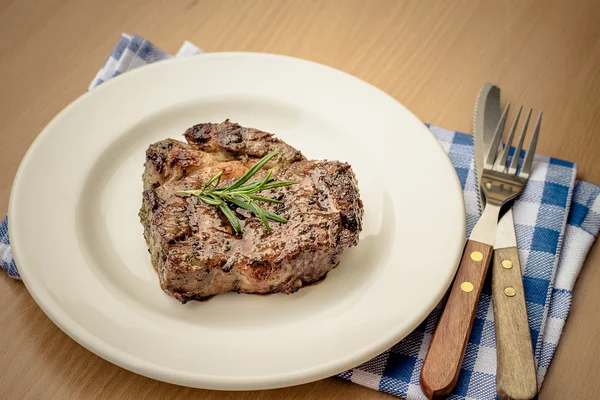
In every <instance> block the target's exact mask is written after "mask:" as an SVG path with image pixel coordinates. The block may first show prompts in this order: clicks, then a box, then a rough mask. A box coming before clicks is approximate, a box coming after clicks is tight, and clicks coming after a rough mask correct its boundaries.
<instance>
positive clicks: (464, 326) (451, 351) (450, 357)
mask: <svg viewBox="0 0 600 400" xmlns="http://www.w3.org/2000/svg"><path fill="white" fill-rule="evenodd" d="M492 253H493V247H492V246H490V245H487V244H484V243H479V242H476V241H473V240H468V241H467V244H466V245H465V249H464V251H463V255H462V259H461V261H460V265H459V267H458V272H457V273H456V277H455V278H454V283H453V284H452V289H451V291H450V295H449V296H448V302H447V303H446V307H445V308H444V312H443V313H442V317H441V318H440V321H439V323H438V326H437V328H436V330H435V333H434V335H433V338H432V339H431V344H430V346H429V350H428V352H427V355H426V356H425V361H424V363H423V368H422V369H421V377H420V381H421V388H422V389H423V392H424V393H425V395H426V396H427V397H428V398H430V399H433V398H437V397H442V396H446V395H448V394H450V392H451V391H452V389H453V388H454V386H455V385H456V381H457V380H458V374H459V372H460V366H461V364H462V360H463V357H464V355H465V349H466V347H467V341H468V340H469V334H470V333H471V327H472V326H473V319H474V318H475V312H476V310H477V304H478V303H479V296H480V295H481V289H482V287H483V282H484V281H485V276H486V273H487V269H488V266H489V263H490V259H491V256H492Z"/></svg>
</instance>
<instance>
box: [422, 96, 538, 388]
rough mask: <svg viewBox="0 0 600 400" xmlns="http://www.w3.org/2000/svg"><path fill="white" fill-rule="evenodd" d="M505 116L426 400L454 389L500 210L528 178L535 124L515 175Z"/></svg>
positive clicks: (430, 368)
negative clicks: (523, 160)
mask: <svg viewBox="0 0 600 400" xmlns="http://www.w3.org/2000/svg"><path fill="white" fill-rule="evenodd" d="M507 115H508V107H506V108H505V110H504V112H503V113H502V117H501V118H500V121H499V123H498V126H497V127H496V132H495V133H494V137H493V139H492V143H491V145H490V148H489V149H488V152H487V155H486V158H485V163H484V169H483V174H482V177H481V188H482V191H483V194H484V195H485V197H486V206H485V208H484V210H483V214H482V215H481V218H480V219H479V221H478V222H477V224H476V225H475V227H474V228H473V231H472V232H471V236H470V237H469V239H468V240H467V242H466V244H465V248H464V251H463V254H462V258H461V261H460V264H459V267H458V271H457V273H456V277H455V279H454V283H453V284H452V289H451V290H450V294H449V296H448V301H447V303H446V306H445V308H444V312H443V313H442V316H441V318H440V320H439V323H438V326H437V328H436V330H435V333H434V335H433V338H432V339H431V344H430V346H429V350H428V352H427V355H426V356H425V361H424V363H423V368H422V369H421V376H420V383H421V388H422V389H423V392H424V393H425V395H426V396H427V397H428V398H430V399H432V398H434V397H441V396H446V395H448V394H449V393H450V392H451V391H452V389H453V388H454V386H455V385H456V382H457V380H458V375H459V371H460V366H461V364H462V360H463V357H464V354H465V349H466V347H467V342H468V339H469V334H470V332H471V328H472V326H473V320H474V318H475V312H476V310H477V305H478V303H479V297H480V295H481V290H482V288H483V283H484V281H485V277H486V274H487V270H488V266H489V263H490V259H491V257H492V253H493V245H494V242H495V239H496V231H497V226H498V217H499V215H500V209H501V208H502V206H504V205H505V204H507V203H509V202H510V201H511V200H513V199H515V198H516V197H517V196H518V195H519V194H520V193H521V191H522V190H523V187H524V186H525V183H526V182H527V179H528V178H529V176H530V174H531V167H532V165H533V157H534V155H535V148H536V146H537V141H538V136H539V131H540V129H539V126H540V121H538V124H537V125H536V128H535V129H534V132H533V136H532V138H531V143H530V145H529V149H528V150H527V154H526V156H525V162H524V164H523V167H522V168H521V170H520V171H519V172H518V173H517V168H516V164H515V162H513V163H511V165H507V159H508V154H509V151H510V147H511V144H512V139H513V137H512V136H514V135H509V138H508V139H507V143H506V146H504V147H502V146H501V142H502V132H503V130H504V125H505V122H506V119H507ZM525 136H526V129H523V130H522V132H521V135H520V138H519V142H518V143H519V146H518V147H519V149H518V150H519V153H520V151H521V147H522V145H523V142H524V139H525ZM519 153H516V154H517V156H516V157H518V154H519ZM513 164H514V165H513Z"/></svg>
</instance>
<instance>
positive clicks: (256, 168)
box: [229, 152, 277, 191]
mask: <svg viewBox="0 0 600 400" xmlns="http://www.w3.org/2000/svg"><path fill="white" fill-rule="evenodd" d="M276 155H277V153H275V152H273V153H269V154H267V155H266V156H264V157H263V158H261V160H260V161H259V162H257V163H256V164H254V165H253V166H252V168H250V169H249V170H248V171H246V173H245V174H244V175H242V177H241V178H240V179H238V180H237V181H235V183H234V184H233V185H231V186H229V190H230V191H231V190H233V189H237V188H239V187H240V186H242V185H243V184H244V183H246V182H247V181H248V180H249V179H250V178H252V177H253V176H254V175H255V174H256V173H257V172H258V171H259V170H260V169H261V168H262V167H264V165H265V164H266V163H268V162H269V161H270V160H271V158H273V157H275V156H276Z"/></svg>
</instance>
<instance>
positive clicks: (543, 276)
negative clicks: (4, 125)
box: [0, 35, 600, 400]
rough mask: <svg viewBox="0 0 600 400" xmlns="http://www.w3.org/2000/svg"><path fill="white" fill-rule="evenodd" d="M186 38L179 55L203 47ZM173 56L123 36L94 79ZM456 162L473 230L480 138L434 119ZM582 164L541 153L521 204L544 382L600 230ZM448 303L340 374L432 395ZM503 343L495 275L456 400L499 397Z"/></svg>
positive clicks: (403, 392)
mask: <svg viewBox="0 0 600 400" xmlns="http://www.w3.org/2000/svg"><path fill="white" fill-rule="evenodd" d="M200 53H202V51H201V50H200V49H199V48H198V47H196V46H195V45H193V44H192V43H190V42H185V43H184V44H183V46H182V47H181V48H180V50H179V52H178V53H177V55H176V56H175V57H184V56H191V55H196V54H200ZM172 57H173V56H172V55H170V54H168V53H166V52H164V51H163V50H161V49H159V48H158V47H156V46H154V45H153V44H152V43H150V42H149V41H147V40H146V39H144V38H142V37H140V36H137V35H134V36H129V35H122V36H121V38H120V40H119V42H118V43H117V45H116V46H115V48H114V50H113V51H112V53H111V55H110V56H109V57H108V59H107V60H106V62H105V63H104V65H103V66H102V68H101V69H100V71H99V72H98V73H97V74H96V76H95V78H94V79H93V80H92V83H91V84H90V86H89V89H93V88H94V87H96V86H98V85H100V84H102V83H103V82H105V81H107V80H109V79H111V78H113V77H115V76H117V75H119V74H122V73H125V72H127V71H130V70H132V69H135V68H138V67H141V66H143V65H146V64H149V63H153V62H158V61H161V60H165V59H168V58H172ZM428 127H429V129H430V130H431V131H432V133H433V134H434V135H435V137H436V138H437V139H438V141H439V142H440V144H441V145H442V147H443V148H444V150H445V151H446V152H447V153H448V156H449V157H450V159H451V160H452V163H453V165H454V167H455V169H456V172H457V174H458V177H459V178H460V182H461V185H462V188H463V193H464V199H465V208H466V214H467V235H468V234H469V233H470V231H471V230H472V228H473V226H474V225H475V223H476V222H477V219H478V218H479V210H478V206H477V187H476V183H475V171H474V165H473V138H472V136H471V135H466V134H463V133H459V132H454V131H450V130H446V129H442V128H438V127H435V126H431V125H428ZM576 171H577V167H576V165H575V164H573V163H570V162H567V161H563V160H559V159H555V158H550V157H545V156H540V155H536V158H535V161H534V167H533V173H532V176H531V178H530V180H529V182H528V183H527V185H526V187H525V190H524V192H523V193H522V194H521V196H520V197H519V199H518V200H517V201H516V202H515V205H514V216H515V228H516V233H517V242H518V246H519V255H520V257H521V264H522V266H523V267H524V275H523V281H524V286H525V295H526V300H527V311H528V314H529V324H530V331H531V336H532V340H533V344H534V351H535V356H536V363H537V372H538V381H539V385H540V386H541V384H542V382H543V379H544V376H545V374H546V371H547V370H548V367H549V365H550V362H551V361H552V357H553V355H554V352H555V350H556V347H557V345H558V341H559V339H560V336H561V333H562V329H563V327H564V324H565V322H566V319H567V316H568V313H569V309H570V306H571V298H572V291H573V286H574V284H575V281H576V279H577V276H578V274H579V272H580V270H581V267H582V265H583V262H584V260H585V257H586V255H587V253H588V250H589V249H590V247H591V246H592V244H593V242H594V239H595V237H596V236H597V234H598V231H599V229H600V187H598V186H595V185H592V184H589V183H586V182H577V181H576V180H575V176H576ZM0 264H1V266H2V268H3V269H4V270H5V271H6V272H7V273H8V275H9V276H10V277H12V278H17V279H19V273H18V269H17V266H16V264H15V261H14V259H13V257H12V252H11V248H10V240H9V236H8V217H5V218H4V220H3V221H2V222H1V223H0ZM442 310H443V302H442V303H440V304H439V305H438V306H437V307H436V308H435V309H434V310H433V312H432V313H431V314H430V315H429V316H428V317H427V318H426V320H425V321H423V323H422V324H421V325H420V326H419V327H418V328H417V329H415V331H413V332H412V333H411V334H409V335H408V336H407V337H406V338H405V339H404V340H402V341H401V342H399V343H398V344H396V345H395V346H393V347H392V348H391V349H389V350H387V351H386V352H384V353H382V354H380V355H379V356H377V357H375V358H374V359H372V360H370V361H368V362H366V363H364V364H362V365H360V366H357V367H356V368H353V369H351V370H348V371H345V372H343V373H341V374H339V377H340V378H342V379H346V380H348V381H352V382H354V383H358V384H360V385H363V386H367V387H370V388H373V389H376V390H379V391H383V392H387V393H390V394H393V395H396V396H400V397H405V398H407V399H411V400H412V399H426V397H425V396H424V394H423V392H422V391H421V388H420V386H419V373H420V370H421V367H422V365H423V360H424V358H425V354H426V353H427V348H428V346H429V343H430V341H431V337H432V335H433V332H434V331H435V327H436V325H437V321H438V319H439V317H440V315H441V312H442ZM495 383H496V342H495V329H494V315H493V309H492V301H491V290H490V286H489V282H488V283H487V284H486V286H485V287H484V290H483V293H482V295H481V299H480V302H479V307H478V309H477V314H476V318H475V322H474V325H473V331H472V333H471V336H470V338H469V343H468V345H467V350H466V354H465V358H464V361H463V364H462V367H461V373H460V376H459V380H458V384H457V385H456V388H455V390H454V392H453V394H452V395H451V396H450V397H449V398H451V399H486V400H487V399H495V398H496V387H495V386H496V385H495Z"/></svg>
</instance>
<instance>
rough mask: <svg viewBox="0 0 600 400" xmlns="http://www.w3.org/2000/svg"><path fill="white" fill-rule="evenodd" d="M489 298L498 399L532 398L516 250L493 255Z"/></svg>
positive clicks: (532, 379) (528, 342)
mask: <svg viewBox="0 0 600 400" xmlns="http://www.w3.org/2000/svg"><path fill="white" fill-rule="evenodd" d="M492 299H493V301H494V321H495V324H496V352H497V358H498V366H497V371H496V392H497V393H498V396H499V397H500V399H502V400H529V399H533V398H535V396H536V395H537V378H536V370H535V359H534V358H533V349H532V345H531V334H530V332H529V320H528V319H527V307H526V305H525V292H524V290H523V279H522V275H521V264H520V263H519V254H518V252H517V248H516V247H509V248H506V249H497V250H496V251H495V252H494V266H493V270H492Z"/></svg>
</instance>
